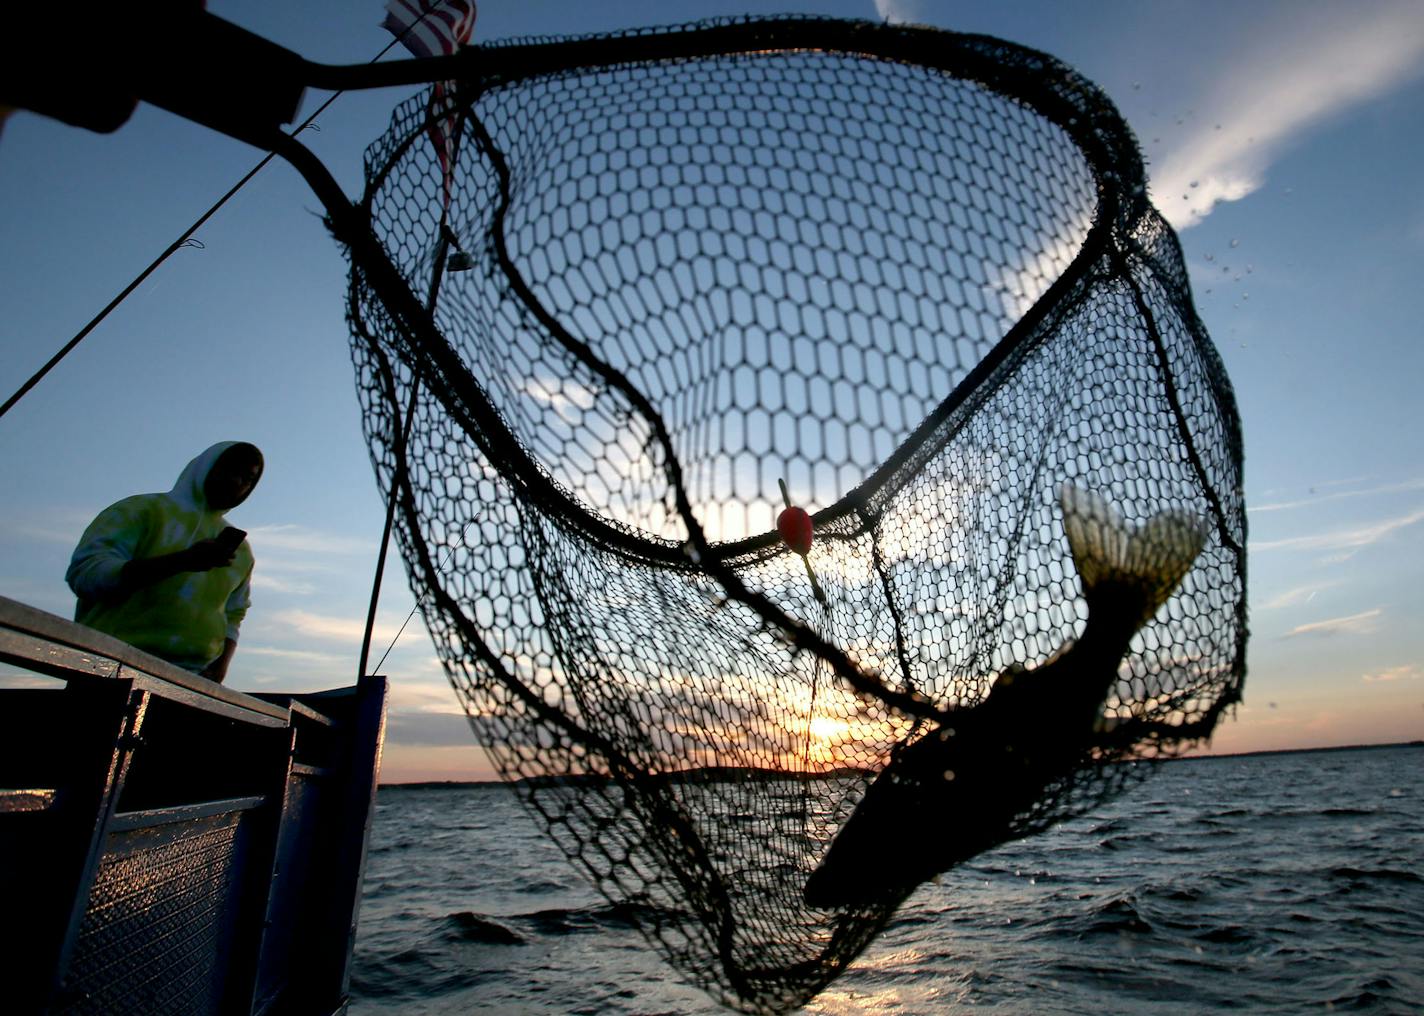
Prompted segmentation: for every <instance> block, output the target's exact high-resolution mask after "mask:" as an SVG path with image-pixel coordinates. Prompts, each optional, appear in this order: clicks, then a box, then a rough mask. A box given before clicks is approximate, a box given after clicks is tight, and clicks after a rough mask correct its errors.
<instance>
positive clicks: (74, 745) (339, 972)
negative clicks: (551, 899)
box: [0, 597, 386, 1016]
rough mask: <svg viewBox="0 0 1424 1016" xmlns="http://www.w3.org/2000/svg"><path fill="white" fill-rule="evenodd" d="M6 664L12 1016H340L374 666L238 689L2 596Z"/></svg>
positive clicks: (2, 762)
mask: <svg viewBox="0 0 1424 1016" xmlns="http://www.w3.org/2000/svg"><path fill="white" fill-rule="evenodd" d="M0 664H3V665H5V667H6V668H8V670H9V673H10V675H11V676H10V678H9V679H8V680H7V681H6V682H5V685H6V686H5V687H3V688H0V703H2V704H3V705H0V722H3V724H4V727H5V730H4V733H3V736H0V898H3V899H4V900H5V901H6V911H7V917H8V918H9V919H8V920H7V922H6V923H7V925H8V927H9V929H10V933H9V935H8V936H7V937H9V938H10V940H11V943H12V945H11V946H9V947H7V948H6V949H5V950H3V952H0V971H3V974H0V976H3V980H0V983H3V984H4V985H5V989H4V990H5V996H6V1005H5V1009H6V1011H7V1012H17V1013H29V1012H35V1013H46V1012H53V1013H66V1014H68V1013H75V1014H78V1013H103V1014H125V1013H136V1014H137V1013H142V1014H145V1016H153V1014H160V1013H175V1014H178V1013H181V1014H184V1016H190V1014H204V1013H212V1014H244V1016H286V1014H303V1016H305V1014H313V1013H319V1014H323V1016H325V1014H328V1013H334V1012H339V1011H341V1010H343V1009H344V1007H345V1005H346V998H347V988H348V984H349V978H350V962H351V951H352V945H353V941H354V935H355V925H356V916H357V907H358V903H359V898H360V884H361V876H362V873H363V869H364V865H365V853H366V843H367V839H368V832H369V825H370V819H371V815H372V812H373V809H374V797H375V790H376V780H377V770H378V765H379V758H380V749H381V739H382V733H383V727H384V721H385V698H386V682H385V680H384V678H378V677H373V678H364V679H363V680H361V681H360V682H359V683H358V684H357V685H355V686H354V687H349V688H342V689H338V690H336V691H332V692H319V693H311V694H292V695H287V694H261V695H251V694H246V693H243V692H240V691H236V690H234V689H231V688H227V687H224V686H223V685H220V684H217V683H215V682H212V681H209V680H207V679H205V678H202V677H199V676H198V675H196V674H192V673H189V672H188V671H185V670H182V669H181V668H178V667H175V666H173V665H171V664H169V663H166V662H165V661H163V660H160V659H158V658H156V657H153V656H150V655H148V654H146V653H144V652H142V651H140V650H137V649H135V648H133V647H132V646H129V645H127V644H126V643H123V642H121V641H119V640H117V639H114V638H111V637H109V636H106V635H104V634H102V633H100V632H96V631H94V630H92V629H89V628H86V627H84V626H82V625H79V624H75V623H74V622H71V621H67V620H65V619H63V618H60V617H56V616H55V615H53V614H48V613H46V612H44V611H40V610H36V609H35V608H33V607H29V606H26V605H24V604H21V603H18V602H16V601H14V600H9V599H6V598H4V597H0ZM16 675H19V679H18V680H17V679H16Z"/></svg>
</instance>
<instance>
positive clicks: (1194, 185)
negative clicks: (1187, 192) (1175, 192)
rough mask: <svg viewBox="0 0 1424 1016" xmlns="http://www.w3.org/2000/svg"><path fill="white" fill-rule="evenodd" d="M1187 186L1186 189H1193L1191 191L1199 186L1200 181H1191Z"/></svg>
mask: <svg viewBox="0 0 1424 1016" xmlns="http://www.w3.org/2000/svg"><path fill="white" fill-rule="evenodd" d="M1187 186H1188V187H1191V188H1193V189H1195V188H1197V187H1200V186H1201V181H1200V180H1193V181H1192V182H1191V183H1189V184H1188V185H1187Z"/></svg>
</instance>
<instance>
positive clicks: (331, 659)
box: [242, 644, 351, 670]
mask: <svg viewBox="0 0 1424 1016" xmlns="http://www.w3.org/2000/svg"><path fill="white" fill-rule="evenodd" d="M242 654H243V656H264V657H267V658H268V659H275V660H280V661H283V662H287V663H309V664H313V665H315V666H319V667H323V668H327V669H332V670H336V669H343V670H344V669H346V668H348V667H350V665H351V660H350V659H349V658H347V657H345V656H341V655H339V654H337V653H322V652H315V651H313V650H310V649H277V648H275V647H273V646H249V645H245V644H244V645H243V647H242Z"/></svg>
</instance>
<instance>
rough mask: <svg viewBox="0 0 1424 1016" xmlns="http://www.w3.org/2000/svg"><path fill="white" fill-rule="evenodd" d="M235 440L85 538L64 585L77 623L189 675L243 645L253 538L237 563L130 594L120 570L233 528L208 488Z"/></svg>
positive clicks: (117, 508) (112, 511) (111, 512)
mask: <svg viewBox="0 0 1424 1016" xmlns="http://www.w3.org/2000/svg"><path fill="white" fill-rule="evenodd" d="M237 443H238V442H236V441H221V442H219V443H218V444H215V445H213V446H212V447H211V448H209V449H208V450H207V451H205V452H203V453H202V454H201V455H199V456H198V457H197V458H195V459H194V460H193V461H192V462H190V463H188V465H187V467H186V468H185V469H184V470H183V472H182V474H181V475H180V476H179V477H178V482H177V483H175V484H174V485H173V489H172V490H170V491H169V492H168V493H166V494H136V495H134V496H133V497H126V498H124V499H123V500H122V501H119V502H117V503H116V504H113V505H110V506H109V507H108V508H106V509H104V511H102V512H101V513H100V514H99V517H98V518H96V519H95V520H94V521H93V522H91V523H90V524H89V528H88V529H86V530H85V531H84V535H83V537H81V538H80V540H79V546H78V547H76V548H75V550H74V557H73V558H72V559H71V560H70V562H69V571H68V572H66V573H65V576H64V578H65V581H66V582H68V583H69V588H70V589H73V590H74V595H75V596H77V597H79V604H78V606H77V607H76V609H75V613H74V619H75V620H76V621H78V622H79V623H80V624H86V625H88V626H89V627H91V628H97V629H98V630H99V631H102V632H107V633H108V634H110V635H113V636H115V637H116V638H120V639H123V640H124V641H125V642H128V643H129V644H131V645H134V646H137V647H138V648H139V649H142V650H144V651H146V652H150V653H152V654H153V655H155V656H160V657H162V658H163V659H165V660H169V661H171V662H173V663H176V664H177V665H178V666H180V667H184V668H186V669H188V670H193V671H201V670H202V669H203V668H204V667H206V666H207V665H208V664H209V663H211V662H212V661H213V660H215V659H217V658H218V657H219V656H220V655H222V651H223V641H224V639H232V640H233V641H236V640H237V630H238V626H239V625H241V624H242V619H243V617H244V616H245V615H246V614H247V608H248V606H249V605H250V604H251V597H250V592H251V578H252V550H251V548H249V547H248V545H247V543H246V541H244V542H243V544H242V546H240V547H239V548H238V549H237V553H236V554H235V555H234V556H233V560H232V564H230V565H228V566H226V567H223V568H213V569H212V570H210V571H205V572H180V573H179V574H177V575H174V576H173V577H171V578H167V579H164V580H162V581H161V582H156V583H154V584H153V585H151V586H147V587H145V588H143V589H138V590H135V591H134V592H132V593H129V594H128V595H127V596H125V595H123V594H122V593H121V592H120V591H119V590H120V584H119V573H120V572H121V571H122V570H123V567H124V565H125V564H126V563H128V562H129V561H133V560H136V559H144V558H150V557H158V556H159V555H161V554H171V553H174V552H175V551H180V550H185V549H187V548H188V547H191V546H192V545H193V544H194V543H197V542H198V541H199V540H205V539H208V538H210V537H214V536H217V535H218V533H220V532H222V530H223V528H224V527H225V526H226V525H227V520H226V519H224V518H223V516H222V512H219V511H215V510H213V509H210V508H208V506H207V498H206V497H205V496H204V493H203V483H204V481H206V480H207V478H208V472H209V470H211V469H212V467H213V465H214V464H215V463H216V462H217V460H218V456H220V455H221V454H222V453H223V452H224V451H226V450H227V449H228V448H230V447H232V446H233V445H234V444H237Z"/></svg>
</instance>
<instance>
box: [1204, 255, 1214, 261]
mask: <svg viewBox="0 0 1424 1016" xmlns="http://www.w3.org/2000/svg"><path fill="white" fill-rule="evenodd" d="M1206 259H1207V260H1208V261H1215V260H1216V255H1215V254H1208V255H1206Z"/></svg>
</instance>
